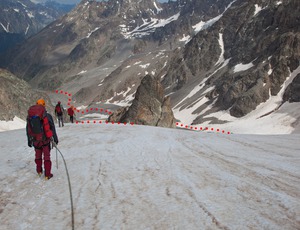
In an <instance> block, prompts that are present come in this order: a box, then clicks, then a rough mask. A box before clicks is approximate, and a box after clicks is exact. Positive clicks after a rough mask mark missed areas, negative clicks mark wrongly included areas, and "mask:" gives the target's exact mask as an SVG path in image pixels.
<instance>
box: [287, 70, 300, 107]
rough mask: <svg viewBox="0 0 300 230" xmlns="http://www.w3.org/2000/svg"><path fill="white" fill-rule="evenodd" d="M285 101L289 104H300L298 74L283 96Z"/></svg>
mask: <svg viewBox="0 0 300 230" xmlns="http://www.w3.org/2000/svg"><path fill="white" fill-rule="evenodd" d="M283 100H284V101H288V102H300V74H298V75H297V76H296V77H295V78H294V80H293V81H292V83H291V84H290V85H289V86H288V87H287V89H286V91H285V93H284V95H283Z"/></svg>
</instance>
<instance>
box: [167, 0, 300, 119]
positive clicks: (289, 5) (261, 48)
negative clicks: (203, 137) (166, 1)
mask: <svg viewBox="0 0 300 230" xmlns="http://www.w3.org/2000/svg"><path fill="white" fill-rule="evenodd" d="M299 10H300V2H299V1H297V0H288V1H284V2H280V3H277V2H274V1H262V0H261V1H254V0H253V1H244V0H238V1H236V2H234V3H233V4H232V6H231V7H230V8H229V9H227V10H226V11H224V13H223V14H222V17H220V18H219V19H218V20H217V21H216V22H215V23H214V24H213V25H210V27H208V28H207V29H205V30H202V31H200V32H199V33H198V34H197V35H196V36H194V37H193V39H191V41H190V42H189V43H188V44H187V45H186V46H185V48H184V49H183V50H182V51H178V52H177V53H175V54H174V56H173V58H172V60H171V62H170V65H169V66H167V71H166V75H165V77H164V79H163V85H164V87H166V88H167V87H168V88H169V89H170V90H169V91H168V92H169V93H170V92H173V94H172V99H174V100H177V101H179V100H180V98H179V97H178V94H182V95H184V94H185V95H186V94H187V93H186V92H189V91H190V90H192V89H193V88H192V86H191V85H193V86H195V84H197V83H198V84H200V83H201V84H202V89H201V90H199V92H197V93H196V94H195V95H194V96H193V98H192V99H191V98H188V99H186V100H185V102H181V104H180V105H179V106H178V107H180V108H185V107H186V106H188V105H189V104H191V103H192V101H195V100H199V97H200V98H201V97H206V98H208V99H209V101H208V102H206V103H205V104H206V105H207V106H211V109H209V110H207V111H206V112H205V113H204V114H203V115H201V116H199V117H198V118H197V119H196V120H195V121H196V122H197V123H201V122H202V121H204V119H205V118H204V116H207V115H208V114H209V113H210V112H216V111H218V110H229V111H230V114H231V115H232V116H235V117H242V116H244V115H246V114H248V113H249V112H251V111H252V110H254V109H255V108H256V107H257V105H259V104H260V103H262V102H265V101H266V100H267V99H268V98H269V96H270V95H277V94H278V93H279V91H280V90H281V89H282V85H283V83H284V82H285V81H286V79H287V78H288V77H289V76H290V73H291V72H293V71H294V70H295V69H296V68H297V67H298V66H299V60H300V27H299V22H300V16H299V14H298V13H297V12H299ZM297 23H298V25H297ZM221 44H222V46H223V48H221ZM222 52H223V54H222ZM220 58H222V59H223V60H221V59H220ZM220 60H221V61H220ZM245 66H246V67H245ZM241 67H242V68H241ZM244 67H245V68H244ZM164 73H165V72H164ZM192 82H193V83H192ZM296 82H297V79H295V80H294V81H293V82H292V85H293V86H290V87H288V89H287V90H288V92H287V93H286V94H285V97H286V98H289V99H284V100H290V101H293V100H297V99H296V98H297V96H292V94H294V93H295V91H296V89H297V86H296V85H297V83H296ZM294 85H295V86H294ZM207 90H209V92H206V91H207ZM296 95H297V93H296ZM177 98H179V99H177ZM203 109H205V107H204V108H202V110H203ZM195 112H201V111H199V110H197V108H195Z"/></svg>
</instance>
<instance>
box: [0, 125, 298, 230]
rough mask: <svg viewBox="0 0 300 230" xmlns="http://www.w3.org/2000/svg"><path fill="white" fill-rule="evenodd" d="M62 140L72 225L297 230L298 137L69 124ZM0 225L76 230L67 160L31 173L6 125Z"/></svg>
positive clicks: (28, 158) (28, 151) (20, 135)
mask: <svg viewBox="0 0 300 230" xmlns="http://www.w3.org/2000/svg"><path fill="white" fill-rule="evenodd" d="M57 131H58V136H59V140H60V142H59V144H58V147H59V149H60V151H61V152H62V153H63V155H64V157H65V160H66V162H67V166H68V172H69V175H70V179H71V185H72V197H73V204H74V210H73V211H74V227H75V229H197V230H198V229H272V230H276V229H278V230H282V229H285V230H286V229H300V151H299V150H300V144H299V138H300V135H298V134H290V135H242V134H232V135H227V134H218V133H208V132H192V131H186V130H179V129H177V130H176V129H164V128H157V127H147V126H137V125H133V126H131V125H126V126H125V125H121V124H120V125H117V124H116V125H112V124H77V125H76V124H72V125H71V124H67V125H66V126H65V127H64V128H57ZM0 147H1V152H0V159H1V161H0V172H1V173H0V186H1V188H0V194H1V196H0V197H1V200H0V220H1V225H0V229H1V230H2V229H3V230H4V229H5V230H6V229H30V230H34V229H37V230H41V229H70V228H71V220H72V219H71V205H70V195H69V188H68V181H67V176H66V172H65V168H64V164H63V161H62V158H61V157H60V155H59V154H58V168H56V151H55V150H52V163H53V174H54V177H53V178H52V179H51V180H49V181H45V180H43V179H42V178H38V177H37V175H36V173H35V163H34V151H33V149H32V148H29V147H27V141H26V136H25V130H24V129H19V130H13V131H6V132H0Z"/></svg>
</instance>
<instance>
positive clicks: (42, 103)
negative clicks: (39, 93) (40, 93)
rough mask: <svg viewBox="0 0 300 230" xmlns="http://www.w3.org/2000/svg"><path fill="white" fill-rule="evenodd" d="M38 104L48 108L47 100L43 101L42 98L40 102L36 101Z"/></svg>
mask: <svg viewBox="0 0 300 230" xmlns="http://www.w3.org/2000/svg"><path fill="white" fill-rule="evenodd" d="M36 104H37V105H42V106H46V103H45V100H44V99H42V98H41V99H39V100H37V101H36Z"/></svg>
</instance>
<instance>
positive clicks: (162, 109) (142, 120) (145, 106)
mask: <svg viewBox="0 0 300 230" xmlns="http://www.w3.org/2000/svg"><path fill="white" fill-rule="evenodd" d="M109 120H110V121H113V120H114V121H121V122H127V123H128V122H133V123H135V124H142V125H150V126H161V127H169V128H174V127H175V118H174V115H173V111H172V108H171V103H170V98H169V97H165V96H164V89H163V87H162V85H161V84H160V82H159V80H158V79H155V77H153V76H151V75H146V76H145V77H144V78H143V80H142V82H141V85H140V86H139V87H138V89H137V91H136V94H135V98H134V100H133V102H132V105H131V106H130V107H129V108H124V109H121V110H118V111H117V112H116V113H115V114H113V115H112V116H111V117H110V118H109Z"/></svg>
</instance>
